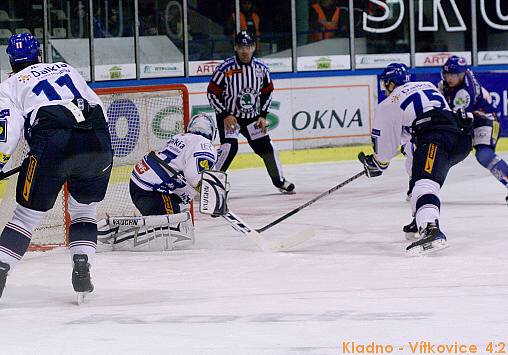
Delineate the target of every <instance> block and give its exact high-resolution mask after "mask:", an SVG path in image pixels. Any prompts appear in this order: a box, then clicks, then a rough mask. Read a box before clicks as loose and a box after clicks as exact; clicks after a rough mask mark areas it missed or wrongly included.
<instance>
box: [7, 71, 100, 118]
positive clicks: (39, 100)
mask: <svg viewBox="0 0 508 355" xmlns="http://www.w3.org/2000/svg"><path fill="white" fill-rule="evenodd" d="M0 94H3V95H4V96H8V97H10V98H11V100H12V102H13V103H14V105H15V107H16V108H17V109H18V110H19V111H20V112H21V114H22V115H23V116H24V117H28V116H29V115H30V124H31V125H32V124H33V122H34V120H35V117H36V114H37V110H38V109H39V108H40V107H42V106H48V105H65V104H68V103H69V102H71V101H72V100H74V99H78V98H81V99H85V100H87V101H88V103H89V104H91V105H100V106H101V107H102V112H104V114H105V113H106V110H105V109H104V104H103V103H102V100H101V99H100V98H99V96H97V94H96V93H95V92H94V91H93V90H92V89H91V88H90V87H89V86H88V84H87V83H86V81H85V79H84V78H83V77H82V76H81V75H80V74H79V73H78V71H77V70H76V69H74V68H73V67H71V66H70V65H69V64H66V63H61V62H60V63H38V64H34V65H31V66H29V67H27V68H25V69H23V70H21V71H20V72H18V73H15V74H13V75H12V76H11V77H10V78H9V79H7V80H6V81H4V82H3V83H2V85H1V86H0Z"/></svg>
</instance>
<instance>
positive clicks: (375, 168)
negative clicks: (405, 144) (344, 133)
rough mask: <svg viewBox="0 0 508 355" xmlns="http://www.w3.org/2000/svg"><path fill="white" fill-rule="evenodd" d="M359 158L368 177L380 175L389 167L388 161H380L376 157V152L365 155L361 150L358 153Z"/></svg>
mask: <svg viewBox="0 0 508 355" xmlns="http://www.w3.org/2000/svg"><path fill="white" fill-rule="evenodd" d="M358 160H360V162H361V163H362V164H363V168H364V169H365V173H366V174H367V176H368V177H376V176H380V175H381V174H383V171H384V170H385V169H386V168H387V167H388V163H383V162H380V161H379V160H377V159H376V156H375V155H374V154H369V155H365V153H364V152H360V153H359V154H358Z"/></svg>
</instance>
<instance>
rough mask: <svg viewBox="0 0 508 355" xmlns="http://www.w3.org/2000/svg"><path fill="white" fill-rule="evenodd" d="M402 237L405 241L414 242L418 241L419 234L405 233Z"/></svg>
mask: <svg viewBox="0 0 508 355" xmlns="http://www.w3.org/2000/svg"><path fill="white" fill-rule="evenodd" d="M404 236H405V237H406V240H409V241H410V242H416V241H417V240H418V239H420V234H417V233H413V232H406V233H405V234H404Z"/></svg>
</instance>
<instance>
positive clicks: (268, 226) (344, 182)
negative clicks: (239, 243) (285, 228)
mask: <svg viewBox="0 0 508 355" xmlns="http://www.w3.org/2000/svg"><path fill="white" fill-rule="evenodd" d="M363 175H365V170H363V171H361V172H359V173H358V174H356V175H354V176H351V177H350V178H349V179H347V180H345V181H343V182H341V183H340V184H338V185H335V186H334V187H332V188H331V189H329V190H328V191H325V192H323V193H322V194H320V195H319V196H316V197H314V198H313V199H312V200H310V201H308V202H306V203H304V204H303V205H301V206H300V207H297V208H295V209H294V210H292V211H289V212H288V213H286V214H285V215H283V216H281V217H279V218H277V219H276V220H275V221H273V222H270V223H268V224H267V225H266V226H264V227H262V228H259V229H257V231H258V232H259V233H261V232H264V231H265V230H267V229H269V228H272V227H273V226H275V225H276V224H279V223H280V222H282V221H284V220H285V219H287V218H289V217H291V216H292V215H294V214H295V213H297V212H299V211H301V210H303V209H304V208H305V207H309V206H310V205H312V204H313V203H314V202H316V201H317V200H319V199H321V198H323V197H325V196H327V195H329V194H331V193H332V192H334V191H337V190H338V189H340V188H341V187H344V186H346V185H347V184H349V183H350V182H352V181H354V180H356V179H358V178H359V177H360V176H363Z"/></svg>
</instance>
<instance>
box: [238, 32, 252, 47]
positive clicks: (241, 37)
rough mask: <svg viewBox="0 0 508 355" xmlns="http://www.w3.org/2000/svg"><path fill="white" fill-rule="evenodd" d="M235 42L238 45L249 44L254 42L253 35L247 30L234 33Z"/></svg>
mask: <svg viewBox="0 0 508 355" xmlns="http://www.w3.org/2000/svg"><path fill="white" fill-rule="evenodd" d="M235 44H236V45H238V46H251V45H253V44H256V40H255V39H254V36H253V35H252V34H250V33H249V32H247V31H240V32H238V33H237V34H236V37H235Z"/></svg>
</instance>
